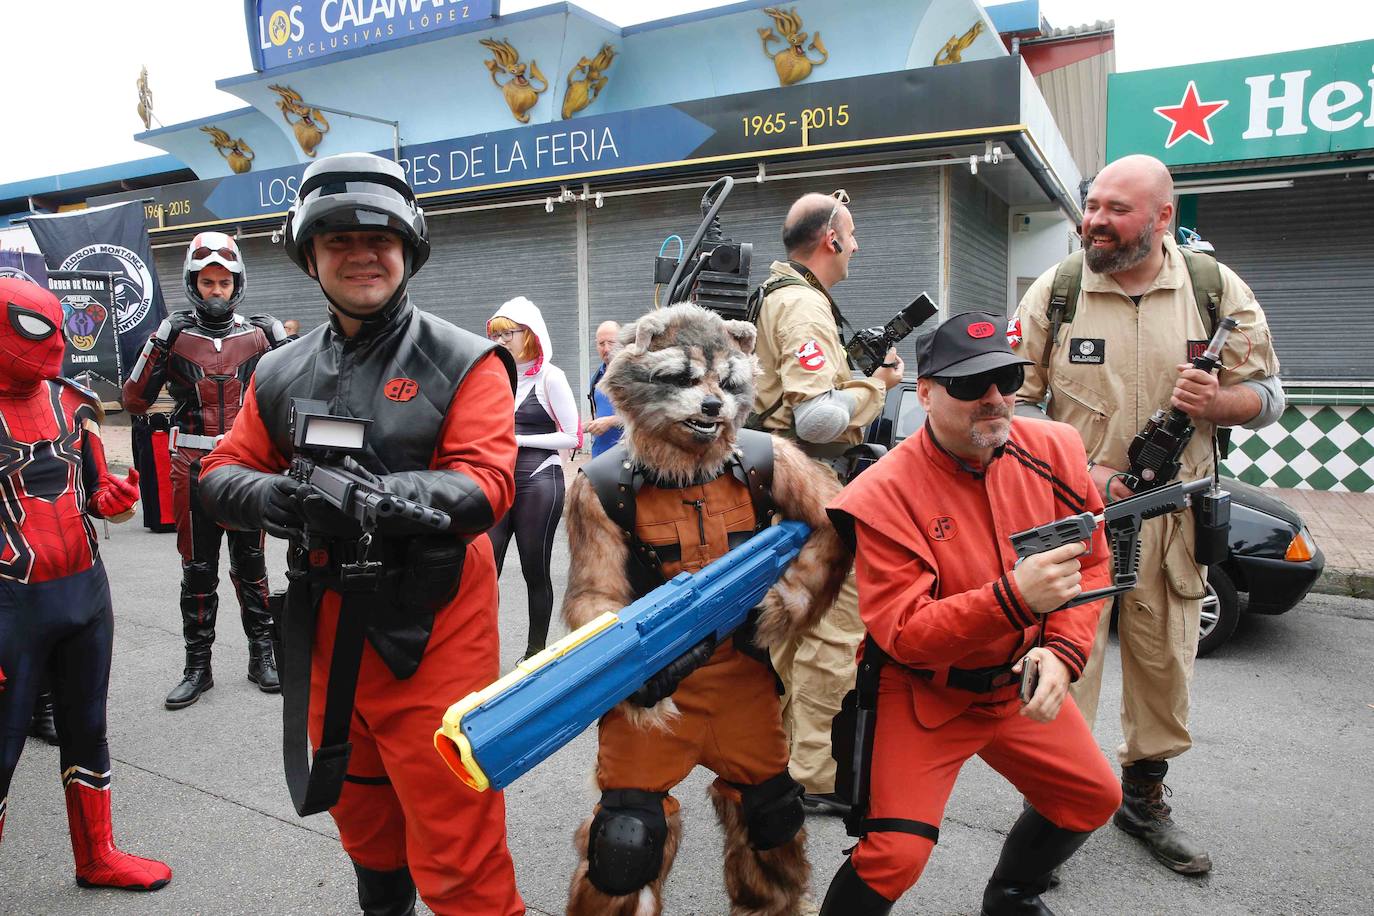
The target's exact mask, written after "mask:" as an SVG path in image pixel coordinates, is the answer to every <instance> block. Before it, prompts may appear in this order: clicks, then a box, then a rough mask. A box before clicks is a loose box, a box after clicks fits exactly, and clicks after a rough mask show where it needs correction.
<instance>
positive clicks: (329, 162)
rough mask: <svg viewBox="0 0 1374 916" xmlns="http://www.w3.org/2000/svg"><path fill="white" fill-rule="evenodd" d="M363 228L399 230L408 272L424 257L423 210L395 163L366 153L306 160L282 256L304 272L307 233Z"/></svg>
mask: <svg viewBox="0 0 1374 916" xmlns="http://www.w3.org/2000/svg"><path fill="white" fill-rule="evenodd" d="M365 229H384V230H387V231H390V232H394V233H396V234H397V235H399V236H400V237H401V240H402V241H403V242H404V243H405V245H406V248H407V249H408V253H409V255H410V258H409V260H410V274H411V275H414V274H415V273H416V272H417V271H418V270H419V269H420V267H421V266H423V265H424V263H425V261H426V260H428V259H429V230H428V228H427V227H426V226H425V213H424V211H423V210H421V209H420V207H419V205H418V204H416V202H415V192H414V191H413V190H411V187H410V185H409V184H407V183H406V177H405V172H404V171H403V170H402V169H401V167H400V166H399V165H397V164H396V163H394V162H392V161H391V160H390V159H383V158H382V157H381V156H374V155H373V154H372V153H339V154H338V155H335V156H328V157H326V158H324V159H320V160H319V161H317V162H312V163H311V164H310V167H309V168H307V169H306V170H305V174H304V175H302V176H301V186H300V190H299V192H298V193H297V197H296V202H295V203H294V204H292V206H291V212H290V213H288V214H287V216H286V232H285V236H286V253H287V255H288V256H289V257H290V258H291V260H292V261H294V262H295V263H296V266H297V267H299V268H300V269H301V270H303V271H305V272H306V273H309V272H310V269H309V266H308V265H307V263H306V251H307V250H308V249H307V244H308V243H309V241H310V240H311V239H312V238H314V237H315V236H316V235H319V234H320V233H322V232H357V231H359V230H365ZM403 285H404V284H403Z"/></svg>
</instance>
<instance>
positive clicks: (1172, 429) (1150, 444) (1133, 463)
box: [1122, 318, 1236, 493]
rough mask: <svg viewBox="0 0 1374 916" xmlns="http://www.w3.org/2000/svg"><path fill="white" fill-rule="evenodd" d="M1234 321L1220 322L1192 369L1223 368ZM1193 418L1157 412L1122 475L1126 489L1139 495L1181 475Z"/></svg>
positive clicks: (1128, 454) (1139, 435) (1139, 437)
mask: <svg viewBox="0 0 1374 916" xmlns="http://www.w3.org/2000/svg"><path fill="white" fill-rule="evenodd" d="M1235 327H1236V320H1235V319H1234V318H1223V319H1221V321H1219V322H1217V331H1216V333H1215V334H1213V335H1212V339H1211V341H1210V342H1208V344H1207V349H1206V350H1205V351H1203V353H1202V355H1200V356H1197V357H1195V358H1194V359H1193V368H1194V369H1201V370H1202V371H1203V372H1207V373H1212V372H1215V371H1217V367H1218V366H1220V365H1221V350H1222V347H1224V346H1226V338H1227V337H1229V336H1230V335H1231V332H1232V331H1233V330H1235ZM1194 429H1195V427H1194V426H1193V418H1192V417H1190V416H1188V415H1187V414H1186V413H1184V412H1183V411H1181V410H1179V409H1178V408H1177V407H1171V408H1169V410H1168V412H1167V413H1166V412H1165V410H1164V408H1160V409H1159V410H1156V411H1155V412H1154V415H1153V416H1151V417H1150V419H1149V420H1148V421H1147V422H1146V423H1145V428H1144V429H1142V430H1141V431H1140V432H1139V433H1137V434H1136V437H1135V439H1134V440H1132V442H1131V445H1130V448H1128V449H1126V458H1127V459H1128V460H1129V461H1130V467H1129V468H1127V469H1126V472H1125V473H1124V474H1123V475H1122V478H1123V480H1124V482H1125V484H1126V486H1128V487H1130V488H1131V490H1133V491H1135V492H1137V493H1139V492H1141V491H1143V490H1152V489H1154V488H1156V487H1162V486H1164V485H1166V484H1168V483H1169V482H1171V481H1172V480H1173V479H1174V478H1175V477H1177V476H1178V471H1179V468H1180V467H1181V466H1182V459H1183V450H1184V449H1186V448H1187V447H1188V443H1189V442H1190V441H1192V438H1193V430H1194Z"/></svg>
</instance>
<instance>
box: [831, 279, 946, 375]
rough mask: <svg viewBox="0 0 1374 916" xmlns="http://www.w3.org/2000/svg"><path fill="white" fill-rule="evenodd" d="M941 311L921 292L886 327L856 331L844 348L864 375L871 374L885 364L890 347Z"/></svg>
mask: <svg viewBox="0 0 1374 916" xmlns="http://www.w3.org/2000/svg"><path fill="white" fill-rule="evenodd" d="M938 311H939V309H938V308H937V307H936V305H935V303H934V302H932V301H931V299H930V296H928V295H926V294H925V293H921V295H919V296H917V297H916V298H915V299H913V300H912V302H911V304H910V305H908V306H907V307H906V308H904V309H902V310H901V311H900V312H898V313H897V314H896V316H895V317H893V319H892V320H891V321H889V322H888V323H887V324H886V325H884V326H883V327H881V328H862V329H860V330H858V331H855V332H854V336H853V337H851V338H850V339H849V343H847V344H845V351H846V352H847V353H848V354H849V358H850V359H851V360H852V361H853V363H854V365H855V366H856V367H858V369H859V370H860V371H861V372H863V374H864V375H872V374H873V373H875V372H877V371H878V370H879V369H881V368H882V367H883V365H884V361H885V360H886V359H887V351H888V350H890V349H891V348H892V347H894V346H896V345H897V344H898V343H900V342H901V341H903V340H905V339H906V336H907V335H908V334H910V333H911V332H912V331H914V330H916V329H917V328H919V327H920V326H921V325H923V324H925V322H926V321H927V320H928V319H929V318H930V317H931V316H932V315H934V314H935V313H936V312H938Z"/></svg>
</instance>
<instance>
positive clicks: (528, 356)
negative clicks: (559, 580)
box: [487, 296, 582, 658]
mask: <svg viewBox="0 0 1374 916" xmlns="http://www.w3.org/2000/svg"><path fill="white" fill-rule="evenodd" d="M487 337H488V338H490V339H491V340H493V341H495V342H496V343H498V344H499V345H501V346H503V347H505V348H506V349H507V350H509V351H510V352H511V355H512V356H514V357H515V363H516V378H517V384H516V388H515V442H516V444H517V445H519V446H520V451H519V453H518V455H517V456H516V459H515V503H514V504H513V505H512V506H511V510H510V511H509V512H507V513H506V516H505V518H503V519H501V520H500V521H499V522H497V523H496V525H495V526H494V527H493V528H492V529H491V531H490V536H491V543H492V547H493V548H495V551H496V569H497V572H498V575H499V573H500V570H501V569H502V567H503V566H504V565H505V560H506V547H507V546H508V545H509V544H510V538H511V535H512V534H514V535H515V546H516V549H518V550H519V551H520V570H521V572H522V573H524V576H525V588H526V591H528V593H529V600H530V632H529V641H528V643H527V644H526V647H525V658H529V657H530V656H531V655H533V654H534V653H536V652H538V651H540V650H541V649H543V648H544V643H545V642H546V641H547V640H548V637H549V618H550V616H551V615H552V614H553V582H552V581H551V579H550V576H549V561H550V556H551V555H552V553H553V538H554V533H555V532H556V531H557V530H558V522H559V520H560V519H561V518H562V517H563V463H562V460H561V459H560V458H559V455H558V450H559V449H563V448H576V447H577V446H580V445H581V444H582V418H581V416H580V415H579V414H578V411H577V401H576V399H575V398H574V397H573V392H572V386H570V385H569V384H568V377H567V376H566V375H564V374H563V370H562V369H559V368H558V367H557V366H555V365H554V364H553V363H552V362H550V359H551V358H552V356H553V347H552V346H551V344H550V342H549V331H548V328H547V327H545V325H544V316H543V315H541V314H539V309H538V308H537V307H536V306H535V304H534V303H533V302H531V301H530V300H528V299H526V298H525V297H524V296H517V297H516V298H514V299H512V300H510V301H509V302H507V303H506V304H505V305H503V306H501V307H500V308H499V309H497V310H496V314H495V315H492V316H491V318H490V319H488V320H487Z"/></svg>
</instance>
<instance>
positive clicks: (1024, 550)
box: [1011, 477, 1212, 610]
mask: <svg viewBox="0 0 1374 916" xmlns="http://www.w3.org/2000/svg"><path fill="white" fill-rule="evenodd" d="M1210 486H1212V481H1211V479H1210V478H1207V477H1204V478H1202V479H1201V480H1193V481H1189V482H1188V483H1175V484H1170V485H1169V486H1166V487H1158V488H1155V489H1152V490H1147V491H1145V492H1144V493H1139V494H1137V495H1135V496H1128V497H1127V498H1125V499H1119V500H1117V501H1116V502H1114V503H1108V504H1107V506H1106V507H1105V508H1104V509H1103V510H1102V513H1101V514H1100V515H1093V514H1092V513H1091V512H1084V513H1082V514H1080V515H1070V516H1068V517H1067V518H1061V519H1059V520H1058V521H1054V522H1050V523H1048V524H1045V525H1038V526H1036V527H1035V528H1028V529H1026V530H1025V531H1018V532H1017V533H1016V534H1013V535H1012V536H1011V544H1012V547H1014V548H1015V549H1016V555H1017V556H1018V557H1021V558H1022V559H1024V558H1026V557H1030V556H1034V555H1035V554H1037V553H1044V552H1045V551H1047V550H1053V549H1054V548H1056V547H1062V546H1063V545H1065V544H1072V543H1074V542H1075V541H1079V542H1082V541H1090V540H1091V538H1092V535H1093V531H1094V529H1096V528H1097V526H1098V525H1099V524H1101V525H1104V526H1106V529H1107V544H1108V546H1110V547H1111V550H1112V584H1111V585H1110V586H1108V587H1107V588H1097V589H1093V590H1091V591H1086V592H1080V593H1079V595H1078V596H1077V597H1076V598H1073V599H1072V600H1070V601H1069V602H1067V603H1066V604H1064V605H1063V606H1062V607H1058V608H1055V610H1063V609H1064V608H1068V607H1075V606H1077V605H1080V604H1087V603H1088V602H1089V601H1099V600H1101V599H1103V598H1110V597H1111V596H1113V595H1119V594H1121V593H1122V592H1128V591H1130V590H1131V589H1133V588H1135V585H1136V576H1137V573H1138V571H1139V568H1140V526H1141V524H1142V523H1143V522H1144V521H1145V520H1146V519H1150V518H1154V517H1156V516H1159V515H1164V514H1166V513H1169V512H1177V511H1179V510H1180V509H1185V508H1187V506H1188V499H1189V497H1190V496H1193V495H1194V494H1197V493H1201V492H1202V491H1203V490H1206V489H1207V488H1209V487H1210Z"/></svg>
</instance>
